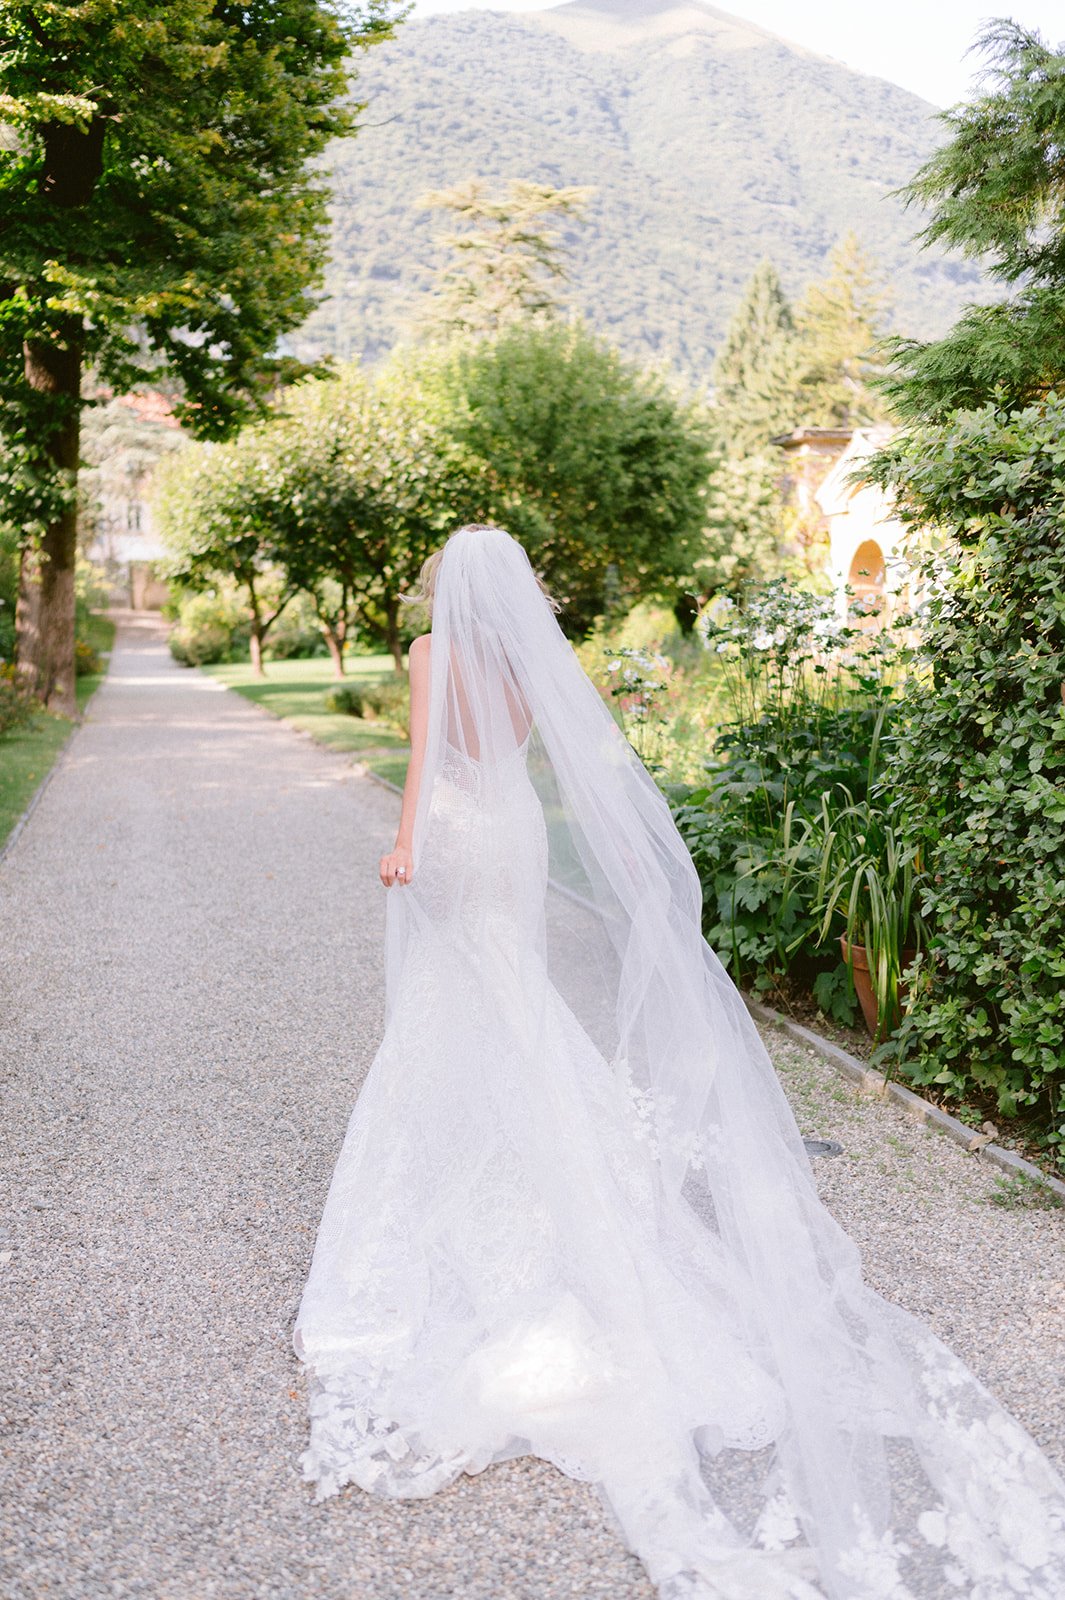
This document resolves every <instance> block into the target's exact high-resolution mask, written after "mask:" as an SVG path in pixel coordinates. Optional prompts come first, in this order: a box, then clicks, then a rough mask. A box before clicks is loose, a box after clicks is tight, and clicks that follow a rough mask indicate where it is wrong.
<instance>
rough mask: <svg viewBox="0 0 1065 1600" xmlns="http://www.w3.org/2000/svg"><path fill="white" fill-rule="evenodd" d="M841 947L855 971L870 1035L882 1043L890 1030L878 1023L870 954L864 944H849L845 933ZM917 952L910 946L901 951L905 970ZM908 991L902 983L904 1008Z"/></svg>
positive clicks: (860, 1003)
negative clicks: (870, 970)
mask: <svg viewBox="0 0 1065 1600" xmlns="http://www.w3.org/2000/svg"><path fill="white" fill-rule="evenodd" d="M839 948H840V950H841V952H842V954H843V959H844V961H845V962H846V963H847V964H848V966H850V967H851V970H852V971H853V973H854V992H855V994H856V995H857V996H858V1004H859V1005H860V1006H861V1008H862V1016H863V1017H864V1018H865V1026H866V1027H867V1028H868V1030H869V1037H870V1038H871V1039H875V1040H876V1042H877V1044H881V1043H882V1042H883V1040H884V1038H885V1037H886V1034H887V1032H888V1031H889V1030H887V1029H884V1028H881V1027H880V1026H879V1025H878V1024H879V1018H878V1017H877V1008H876V995H875V994H874V993H873V980H872V977H871V976H870V973H869V954H868V952H867V950H866V948H865V946H864V944H855V945H849V944H848V943H847V937H846V935H845V934H840V938H839ZM916 954H917V951H916V950H911V949H909V948H907V949H905V950H903V951H902V952H901V960H900V965H901V967H902V970H903V971H904V972H905V970H906V968H907V967H908V966H909V964H910V962H911V961H912V960H913V958H914V956H915V955H916ZM907 993H908V989H907V986H906V984H905V983H900V984H899V1004H900V1006H902V1007H903V1009H905V1006H906V996H907Z"/></svg>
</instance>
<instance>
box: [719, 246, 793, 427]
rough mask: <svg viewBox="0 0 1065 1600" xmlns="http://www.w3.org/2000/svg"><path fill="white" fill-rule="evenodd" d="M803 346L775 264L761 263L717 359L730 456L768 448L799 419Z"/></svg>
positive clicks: (721, 418) (721, 413) (721, 423)
mask: <svg viewBox="0 0 1065 1600" xmlns="http://www.w3.org/2000/svg"><path fill="white" fill-rule="evenodd" d="M800 379H801V368H800V353H799V343H798V338H797V334H796V328H795V318H794V315H793V312H792V308H791V305H790V302H789V301H788V298H787V296H786V295H785V293H784V290H783V288H782V286H781V282H780V278H779V277H778V275H777V270H776V268H775V267H774V266H773V263H772V262H771V261H763V262H762V264H761V265H760V266H759V267H758V268H757V270H756V271H755V273H754V276H753V277H752V278H751V281H750V283H749V284H748V285H747V289H746V291H745V293H744V296H743V298H742V300H741V301H740V304H739V305H738V307H737V308H736V310H735V312H734V313H733V315H732V320H731V322H730V323H729V325H728V327H727V328H726V330H725V338H724V342H723V343H722V346H721V349H720V351H719V352H718V355H717V358H716V359H715V361H714V402H715V417H716V420H717V427H718V434H719V438H720V440H721V444H722V446H723V448H724V449H725V450H726V451H727V452H728V454H729V455H732V456H739V457H743V456H746V455H751V454H753V453H755V452H758V451H760V450H764V449H765V446H766V445H767V444H768V442H769V440H770V439H771V438H772V437H773V435H774V434H776V433H784V432H786V431H787V430H788V429H789V428H793V427H794V426H795V425H796V423H797V422H798V421H799V420H800V419H799V418H798V417H797V416H796V410H795V397H796V393H797V390H798V387H799V383H800Z"/></svg>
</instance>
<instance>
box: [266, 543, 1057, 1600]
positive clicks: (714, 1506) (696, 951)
mask: <svg viewBox="0 0 1065 1600" xmlns="http://www.w3.org/2000/svg"><path fill="white" fill-rule="evenodd" d="M429 677H430V687H429V723H428V734H427V740H426V747H425V757H424V767H423V772H422V779H421V786H420V790H419V801H418V808H417V814H416V821H415V830H414V845H413V855H414V878H413V881H412V882H411V884H410V885H409V887H407V888H404V889H402V890H392V891H390V892H389V896H388V915H387V941H386V979H387V983H386V991H387V1009H386V1030H385V1037H384V1040H383V1042H382V1046H381V1052H380V1054H379V1056H378V1058H377V1060H375V1062H374V1064H373V1067H372V1068H371V1073H370V1077H369V1079H368V1080H367V1084H366V1087H365V1088H364V1090H363V1094H362V1096H361V1097H360V1101H359V1104H358V1105H357V1106H356V1108H355V1112H354V1114H353V1118H352V1125H351V1128H350V1130H349V1135H348V1139H347V1141H346V1144H345V1151H344V1154H343V1156H342V1158H341V1161H340V1163H338V1168H337V1173H336V1174H335V1176H334V1180H333V1187H332V1189H331V1192H330V1200H329V1202H328V1204H327V1214H326V1217H325V1218H324V1219H323V1225H322V1229H321V1230H320V1234H319V1241H318V1244H317V1246H316V1253H315V1262H314V1265H313V1267H312V1273H311V1278H310V1280H309V1283H308V1286H307V1290H306V1292H305V1295H304V1302H303V1305H302V1306H301V1311H300V1318H299V1322H298V1326H297V1335H296V1344H297V1349H298V1350H299V1352H300V1354H301V1356H302V1357H303V1359H304V1360H306V1361H307V1362H308V1365H309V1366H310V1367H311V1369H312V1378H313V1381H314V1385H315V1387H314V1401H313V1403H312V1418H313V1419H314V1423H313V1429H312V1443H311V1446H310V1448H309V1449H308V1452H307V1454H306V1456H305V1458H304V1469H305V1473H306V1475H307V1476H308V1478H311V1479H315V1480H317V1481H318V1483H319V1488H320V1492H323V1493H328V1492H331V1491H332V1490H334V1489H335V1488H336V1487H337V1486H338V1485H339V1484H340V1483H342V1482H345V1481H355V1482H357V1483H360V1484H361V1485H362V1486H363V1487H364V1488H368V1489H370V1490H372V1491H374V1492H379V1493H388V1494H396V1495H404V1494H408V1495H409V1494H423V1493H429V1492H433V1491H434V1490H435V1489H436V1488H438V1487H440V1486H442V1485H443V1484H445V1483H447V1482H449V1481H451V1480H452V1479H453V1478H454V1477H455V1476H456V1475H457V1474H458V1473H459V1472H460V1471H463V1470H465V1471H468V1472H469V1471H477V1470H480V1469H481V1468H483V1467H484V1466H486V1465H487V1464H488V1463H489V1462H491V1461H498V1460H503V1459H506V1458H507V1457H508V1456H513V1455H517V1454H521V1453H526V1452H531V1453H534V1454H538V1455H541V1456H544V1457H546V1458H547V1459H550V1460H553V1461H555V1462H556V1463H557V1464H558V1465H560V1466H561V1467H562V1468H563V1469H564V1470H566V1471H568V1472H571V1473H572V1474H573V1475H574V1476H577V1477H580V1478H584V1479H586V1480H588V1481H590V1482H592V1483H594V1484H596V1485H597V1487H598V1488H599V1491H600V1493H601V1495H602V1498H603V1501H604V1503H605V1505H606V1506H607V1508H608V1509H609V1512H610V1513H611V1515H612V1517H613V1519H614V1521H615V1524H616V1526H617V1528H618V1531H619V1532H620V1534H621V1536H622V1537H623V1538H624V1539H625V1541H626V1542H627V1544H628V1545H629V1547H630V1548H631V1549H632V1550H634V1551H635V1552H636V1553H637V1554H638V1555H639V1556H640V1557H641V1558H642V1559H643V1561H644V1562H645V1565H646V1567H647V1569H648V1571H649V1573H650V1575H651V1577H652V1579H653V1580H654V1582H655V1583H656V1584H657V1585H658V1587H659V1590H660V1592H661V1593H662V1594H663V1595H666V1594H668V1595H677V1596H680V1595H691V1596H706V1597H718V1600H738V1597H741V1596H745V1597H749V1600H755V1597H757V1600H766V1597H771V1596H774V1595H779V1596H791V1597H796V1600H798V1597H803V1600H812V1597H814V1596H819V1595H826V1596H829V1597H831V1600H887V1597H891V1600H906V1597H913V1600H917V1597H925V1596H940V1595H944V1596H945V1595H953V1594H966V1595H970V1596H976V1597H978V1600H1002V1597H1005V1596H1009V1595H1018V1596H1020V1595H1023V1596H1031V1597H1040V1600H1058V1597H1060V1596H1061V1595H1063V1594H1065V1481H1063V1480H1062V1478H1061V1477H1060V1476H1059V1475H1058V1474H1057V1473H1056V1472H1055V1470H1054V1469H1053V1467H1052V1466H1051V1465H1050V1463H1049V1462H1048V1460H1047V1459H1046V1457H1045V1456H1044V1455H1043V1454H1042V1452H1041V1451H1040V1450H1039V1448H1038V1447H1037V1446H1036V1444H1035V1443H1034V1441H1033V1440H1032V1439H1031V1438H1030V1436H1029V1435H1028V1434H1027V1433H1026V1432H1025V1431H1024V1429H1023V1428H1022V1427H1021V1426H1020V1425H1019V1424H1018V1423H1017V1422H1016V1421H1015V1420H1014V1419H1013V1418H1012V1417H1011V1416H1010V1415H1009V1414H1008V1413H1007V1412H1006V1411H1005V1410H1004V1409H1003V1408H1002V1407H1001V1406H1000V1405H999V1404H998V1402H997V1401H996V1400H995V1399H994V1397H993V1396H992V1395H991V1394H990V1392H989V1391H988V1390H987V1389H986V1388H985V1387H984V1386H983V1385H982V1384H981V1383H980V1382H979V1381H978V1380H977V1378H976V1377H975V1376H974V1375H973V1374H972V1373H971V1372H970V1371H969V1370H968V1369H967V1368H966V1367H965V1366H964V1365H963V1363H962V1362H961V1361H959V1360H958V1359H957V1358H956V1357H955V1356H954V1355H953V1354H952V1353H951V1352H950V1351H949V1350H948V1349H947V1348H946V1347H945V1346H944V1345H943V1344H942V1343H941V1342H940V1341H939V1340H938V1339H937V1338H936V1337H935V1336H934V1335H933V1334H932V1333H931V1332H930V1331H929V1330H928V1329H927V1328H925V1327H924V1326H923V1325H922V1324H921V1323H920V1322H918V1321H917V1320H916V1319H914V1318H913V1317H911V1316H910V1315H909V1314H908V1313H906V1312H905V1311H903V1310H902V1309H901V1308H899V1307H896V1306H894V1305H892V1304H890V1303H888V1302H887V1301H885V1300H884V1299H883V1298H882V1297H881V1296H879V1295H878V1294H877V1293H875V1292H874V1291H873V1290H872V1289H871V1288H869V1287H868V1286H867V1285H866V1284H865V1283H864V1281H863V1277H862V1271H861V1263H860V1259H859V1254H858V1251H857V1249H856V1247H855V1245H854V1244H853V1243H852V1242H851V1240H850V1239H849V1238H848V1236H847V1235H846V1234H845V1233H844V1232H843V1231H842V1230H841V1228H840V1227H839V1226H838V1224H837V1223H836V1222H835V1221H834V1220H833V1218H832V1216H831V1215H830V1213H829V1212H828V1211H827V1210H826V1208H825V1207H824V1205H822V1203H821V1202H820V1200H819V1199H818V1195H817V1192H816V1189H815V1186H814V1183H813V1179H812V1173H811V1167H810V1162H809V1158H808V1156H807V1154H806V1151H805V1148H804V1146H803V1142H802V1139H801V1137H800V1135H799V1132H798V1129H797V1126H796V1123H795V1120H794V1117H793V1115H792V1112H791V1110H790V1108H789V1106H788V1103H787V1100H786V1098H785V1096H784V1094H783V1092H782V1089H781V1087H780V1084H779V1082H778V1080H777V1077H776V1074H775V1072H774V1069H773V1067H772V1064H771V1062H770V1060H769V1058H768V1056H767V1054H766V1051H765V1048H764V1046H763V1044H762V1042H761V1039H760V1037H759V1034H758V1032H757V1030H756V1028H755V1027H754V1025H753V1023H752V1021H751V1019H750V1017H749V1015H748V1013H747V1011H746V1008H745V1006H744V1004H743V1001H742V999H741V997H740V995H739V993H738V992H737V990H736V988H735V987H734V985H733V984H732V982H731V980H730V979H729V977H728V975H727V974H726V972H725V970H724V968H723V967H722V965H721V963H720V961H719V960H718V958H717V957H716V956H715V954H714V953H713V951H712V950H711V949H710V948H709V947H708V946H707V944H706V942H705V940H704V939H703V937H702V932H701V893H700V885H699V882H698V878H697V875H696V872H695V869H694V867H693V865H692V861H691V858H690V856H689V854H688V851H687V849H686V847H685V845H684V843H683V841H682V839H681V838H680V836H679V834H678V832H677V830H676V827H675V825H674V823H673V820H672V817H671V814H670V811H669V807H668V804H667V802H666V800H665V799H664V797H663V795H662V794H661V792H660V790H659V789H658V787H657V786H656V784H655V783H654V781H653V780H652V779H651V777H650V776H649V775H648V773H647V772H646V771H645V769H644V768H643V766H642V765H641V763H640V761H639V760H638V759H637V757H636V756H635V754H634V753H633V751H632V750H631V748H630V746H629V745H628V743H627V741H626V739H625V738H624V736H623V734H622V733H621V731H620V730H619V728H618V727H617V725H616V723H615V721H614V719H613V717H612V716H611V714H610V712H609V710H608V708H607V706H606V705H605V704H604V702H603V700H602V698H601V696H600V695H599V693H598V692H597V690H596V689H595V687H594V686H593V684H592V683H591V682H590V680H589V679H588V677H587V676H586V675H585V673H584V672H583V670H582V669H581V666H580V664H579V662H578V660H577V658H576V656H575V654H574V651H573V649H572V647H571V645H570V644H569V642H568V641H567V639H566V638H565V636H564V634H563V632H562V629H561V628H560V626H559V622H558V620H557V617H556V615H555V613H554V610H553V608H552V605H551V603H550V602H549V600H548V599H547V598H546V596H545V594H544V593H543V591H542V589H541V588H540V586H539V584H538V582H537V580H536V577H535V574H534V572H533V570H532V567H531V565H530V562H529V559H528V557H527V555H526V553H525V551H524V550H523V548H522V547H521V545H520V544H518V543H517V541H516V540H514V539H513V538H512V537H511V536H510V535H509V534H508V533H506V532H505V531H503V530H502V529H500V528H496V527H485V526H469V527H465V528H462V529H460V530H459V531H458V532H456V533H455V534H453V535H452V536H451V538H450V539H449V540H448V541H447V543H446V545H445V546H444V549H443V553H442V556H441V559H440V561H439V564H438V567H437V570H436V574H435V587H434V593H433V604H432V636H431V646H430V674H429ZM419 1019H420V1020H419ZM419 1053H420V1056H421V1057H422V1058H424V1075H423V1076H419V1074H420V1073H421V1072H422V1068H421V1067H420V1066H419V1065H418V1060H417V1058H418V1057H419ZM441 1078H443V1080H444V1081H443V1083H441V1081H440V1080H441ZM404 1084H406V1086H407V1087H406V1089H404V1087H403V1086H404ZM404 1093H408V1094H409V1099H408V1100H407V1101H406V1102H403V1104H402V1105H401V1104H400V1101H401V1100H402V1096H403V1095H404ZM404 1107H405V1110H404ZM390 1108H391V1109H390ZM401 1111H402V1112H403V1114H404V1115H405V1116H406V1117H407V1123H408V1124H410V1123H414V1124H417V1123H418V1122H419V1119H424V1121H425V1124H426V1125H425V1126H424V1127H421V1128H418V1129H417V1130H416V1132H415V1131H412V1130H411V1128H410V1126H407V1125H406V1124H405V1127H406V1133H405V1137H407V1138H408V1139H409V1140H411V1141H414V1142H413V1143H412V1144H411V1149H410V1152H409V1153H408V1155H409V1159H411V1160H414V1161H416V1162H417V1163H418V1164H419V1166H420V1171H419V1172H417V1173H413V1174H411V1175H410V1183H409V1194H410V1199H409V1201H408V1205H409V1210H408V1212H407V1213H405V1214H403V1215H402V1216H400V1215H399V1211H398V1208H399V1207H400V1206H401V1205H402V1202H401V1201H399V1200H398V1199H396V1200H390V1201H389V1202H388V1207H387V1210H386V1208H385V1205H384V1202H383V1201H382V1199H381V1196H382V1195H385V1194H387V1193H388V1192H389V1179H388V1175H387V1173H386V1172H385V1171H384V1169H382V1170H380V1171H374V1170H373V1161H374V1160H375V1159H376V1158H375V1157H374V1155H373V1154H372V1151H373V1149H374V1148H375V1147H374V1140H375V1139H376V1140H384V1139H387V1138H389V1137H390V1136H389V1133H388V1132H387V1124H388V1117H389V1116H392V1117H393V1118H395V1117H398V1116H399V1115H400V1113H401ZM430 1121H435V1123H436V1129H435V1133H434V1129H433V1127H430V1126H429V1122H430ZM441 1124H442V1125H441ZM434 1140H435V1141H436V1143H434ZM439 1141H444V1142H446V1144H447V1149H446V1150H445V1151H440V1150H438V1149H437V1143H438V1142H439ZM382 1159H383V1158H382ZM464 1207H465V1209H463V1208H464ZM375 1208H377V1209H375ZM534 1221H535V1226H534ZM353 1241H354V1242H353ZM396 1250H401V1251H403V1252H405V1253H406V1261H405V1265H404V1267H403V1269H402V1272H401V1270H400V1268H399V1267H398V1266H396V1265H395V1264H394V1263H393V1264H391V1265H390V1264H389V1262H388V1259H387V1256H386V1253H385V1252H386V1251H390V1252H394V1251H396ZM371 1267H372V1269H373V1270H372V1271H370V1268H371ZM383 1280H384V1283H385V1287H382V1282H383ZM375 1286H376V1287H375ZM378 1290H380V1292H381V1295H382V1296H383V1298H384V1299H385V1300H387V1301H388V1304H387V1306H383V1305H380V1304H378V1303H377V1301H376V1300H375V1295H376V1294H377V1292H378ZM356 1296H358V1297H359V1304H358V1306H357V1307H356V1305H355V1299H356ZM397 1307H398V1312H397ZM389 1314H391V1319H392V1320H391V1321H388V1337H387V1339H386V1338H385V1337H384V1335H383V1333H382V1331H381V1328H380V1326H378V1327H377V1331H376V1334H375V1332H374V1319H375V1318H377V1319H380V1318H382V1317H383V1318H385V1319H386V1321H387V1320H388V1316H389ZM375 1339H376V1343H375Z"/></svg>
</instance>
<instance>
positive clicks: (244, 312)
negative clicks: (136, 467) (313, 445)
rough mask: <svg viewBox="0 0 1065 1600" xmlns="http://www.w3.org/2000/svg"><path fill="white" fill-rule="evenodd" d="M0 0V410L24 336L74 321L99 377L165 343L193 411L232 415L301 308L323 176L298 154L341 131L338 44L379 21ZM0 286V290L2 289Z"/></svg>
mask: <svg viewBox="0 0 1065 1600" xmlns="http://www.w3.org/2000/svg"><path fill="white" fill-rule="evenodd" d="M121 11H122V18H121V22H119V21H118V19H117V18H116V7H115V5H114V4H113V0H87V3H83V4H80V5H78V6H77V7H74V8H72V7H70V6H65V5H56V4H43V5H39V6H37V7H32V8H31V7H28V6H19V5H14V4H4V5H3V7H2V14H3V34H4V39H3V50H4V95H3V97H2V98H0V117H2V118H3V120H4V121H6V122H8V123H9V124H12V125H13V126H14V127H15V129H16V130H17V136H16V137H14V138H12V139H9V140H8V141H6V143H5V145H4V147H3V148H2V149H0V193H2V195H3V206H4V214H5V228H4V232H3V242H2V245H0V271H2V276H3V278H4V279H5V280H7V281H8V283H9V285H10V287H9V289H8V292H7V294H6V295H5V296H4V299H3V306H2V315H0V351H2V355H3V360H4V364H5V369H6V370H5V371H4V376H3V398H4V402H5V406H6V408H7V409H6V417H7V420H8V421H9V422H13V425H14V431H15V433H16V434H18V432H19V424H18V422H17V420H15V419H17V418H18V417H19V416H20V415H21V416H22V417H23V419H24V420H25V421H26V422H28V421H30V420H31V417H30V415H28V414H27V410H26V407H27V404H28V400H29V397H27V395H26V394H25V384H24V380H22V381H19V380H18V378H17V375H16V374H15V372H14V371H13V370H12V365H11V364H12V362H13V361H14V362H17V360H18V358H19V356H20V355H21V350H22V344H23V341H24V340H32V341H44V342H46V343H50V342H53V341H55V342H58V343H61V344H62V343H64V342H66V341H68V340H70V339H74V340H75V341H76V342H77V344H78V345H79V346H80V348H81V350H82V351H83V353H84V354H85V355H89V356H92V357H93V359H94V361H95V363H96V365H97V367H98V370H99V371H100V373H101V375H102V376H103V378H104V380H105V381H107V382H110V383H113V384H115V385H117V386H119V387H123V388H124V387H128V386H129V385H130V384H131V383H133V382H138V381H143V380H144V376H145V369H146V367H147V366H148V364H149V362H150V360H151V356H152V354H153V353H154V354H155V355H157V356H160V357H163V358H165V360H166V362H167V365H168V367H169V369H170V370H171V371H172V372H174V373H176V374H177V375H178V376H179V377H180V379H181V381H182V383H183V385H184V390H185V401H184V404H185V407H186V411H187V415H188V417H189V420H190V421H191V422H192V424H193V426H194V427H196V428H197V429H199V430H202V431H204V432H217V431H218V430H219V429H221V428H224V427H226V426H227V425H228V423H229V421H230V420H231V419H232V417H233V415H234V414H237V415H239V414H241V413H242V411H244V410H245V409H246V408H247V406H248V404H249V403H253V402H254V397H255V394H256V392H257V390H258V387H259V385H260V383H261V381H262V377H263V373H264V368H268V367H269V362H268V361H266V359H265V353H266V352H267V351H269V350H270V349H271V347H272V346H273V345H274V344H275V343H276V340H277V338H278V336H279V334H281V333H283V332H285V331H286V330H287V329H289V328H292V327H294V326H295V325H296V324H297V323H299V322H300V321H301V320H302V318H303V317H304V315H305V314H306V309H307V295H308V291H309V290H310V289H311V288H312V287H313V285H314V284H315V282H316V280H317V278H318V276H319V273H320V269H321V265H322V260H323V257H324V252H325V241H324V225H325V221H326V209H325V203H326V191H325V188H324V185H323V184H322V182H321V179H320V178H319V177H317V176H312V175H310V174H309V172H308V170H307V161H308V159H309V158H310V157H311V156H313V155H315V154H317V153H318V152H320V151H321V150H322V149H323V148H324V146H325V144H326V142H327V141H328V140H329V139H330V138H331V137H332V136H333V135H335V134H338V133H343V132H346V131H347V130H349V129H350V128H351V126H352V124H353V108H351V107H350V106H346V105H344V104H343V103H342V102H341V99H340V96H341V95H342V93H343V90H344V89H345V87H346V84H347V82H348V78H349V75H350V69H349V68H348V66H347V58H348V56H349V54H350V52H351V50H352V49H353V48H354V47H355V46H357V45H359V44H362V43H366V42H370V41H372V40H373V39H375V38H379V37H381V36H382V35H383V34H385V33H386V32H387V31H388V28H387V22H386V20H385V19H386V13H385V9H384V8H383V7H382V6H381V5H380V4H378V3H376V0H370V3H369V5H368V6H367V7H366V9H365V10H364V11H363V12H360V13H355V14H352V13H350V12H345V11H344V10H342V9H340V8H336V7H333V6H330V5H324V4H315V3H312V0H283V3H281V4H277V5H271V6H269V7H266V6H252V7H245V8H237V7H232V6H219V5H216V4H214V3H213V0H167V3H166V4H161V3H159V0H136V3H135V4H132V5H130V4H126V5H124V6H123V7H122V8H121ZM16 290H17V292H15V291H16Z"/></svg>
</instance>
